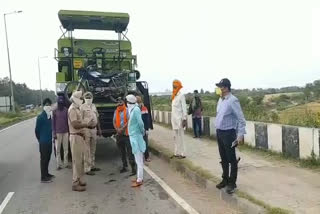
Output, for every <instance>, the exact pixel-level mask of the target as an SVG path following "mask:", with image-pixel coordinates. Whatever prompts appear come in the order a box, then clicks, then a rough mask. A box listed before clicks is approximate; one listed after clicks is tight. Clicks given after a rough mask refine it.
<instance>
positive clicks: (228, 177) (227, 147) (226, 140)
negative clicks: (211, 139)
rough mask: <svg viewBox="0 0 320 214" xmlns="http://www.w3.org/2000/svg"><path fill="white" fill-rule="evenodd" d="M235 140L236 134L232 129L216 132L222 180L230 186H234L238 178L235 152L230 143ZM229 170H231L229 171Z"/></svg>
mask: <svg viewBox="0 0 320 214" xmlns="http://www.w3.org/2000/svg"><path fill="white" fill-rule="evenodd" d="M236 139H237V134H236V131H235V130H234V129H230V130H219V129H218V130H217V140H218V147H219V154H220V157H221V166H222V179H223V180H225V181H227V182H228V183H231V184H235V183H236V182H237V176H238V161H237V157H236V150H235V148H231V146H232V142H233V141H235V140H236ZM229 168H230V169H231V170H229ZM229 171H230V174H229Z"/></svg>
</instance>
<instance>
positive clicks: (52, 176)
mask: <svg viewBox="0 0 320 214" xmlns="http://www.w3.org/2000/svg"><path fill="white" fill-rule="evenodd" d="M55 177H56V176H54V175H51V174H48V178H51V179H52V178H55Z"/></svg>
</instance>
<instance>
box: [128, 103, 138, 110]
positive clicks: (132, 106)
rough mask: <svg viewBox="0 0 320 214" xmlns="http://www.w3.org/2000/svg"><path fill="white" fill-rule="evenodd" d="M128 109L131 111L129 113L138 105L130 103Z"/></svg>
mask: <svg viewBox="0 0 320 214" xmlns="http://www.w3.org/2000/svg"><path fill="white" fill-rule="evenodd" d="M127 105H128V109H129V112H131V110H132V109H133V108H134V107H135V106H136V104H130V103H128V104H127Z"/></svg>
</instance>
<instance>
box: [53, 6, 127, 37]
mask: <svg viewBox="0 0 320 214" xmlns="http://www.w3.org/2000/svg"><path fill="white" fill-rule="evenodd" d="M58 16H59V20H60V22H61V24H62V26H63V28H65V29H66V30H68V31H73V30H76V29H84V30H109V31H115V32H116V33H122V32H123V31H125V30H126V29H127V26H128V24H129V14H128V13H110V12H95V11H76V10H60V11H59V13H58Z"/></svg>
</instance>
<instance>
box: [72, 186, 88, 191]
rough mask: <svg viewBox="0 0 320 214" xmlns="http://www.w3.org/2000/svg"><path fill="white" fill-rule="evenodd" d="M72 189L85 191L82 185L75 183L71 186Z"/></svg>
mask: <svg viewBox="0 0 320 214" xmlns="http://www.w3.org/2000/svg"><path fill="white" fill-rule="evenodd" d="M72 191H76V192H83V191H86V188H85V187H84V186H80V185H76V186H72Z"/></svg>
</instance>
